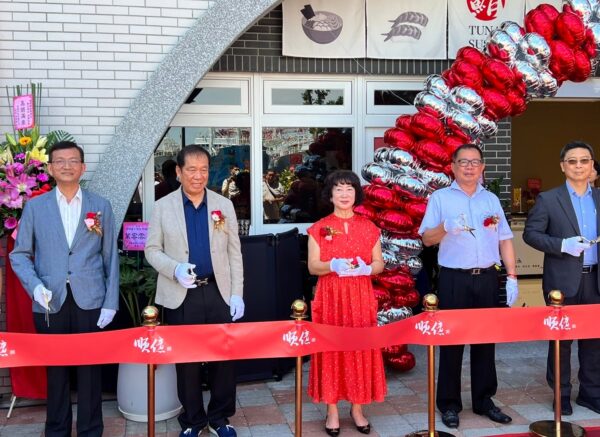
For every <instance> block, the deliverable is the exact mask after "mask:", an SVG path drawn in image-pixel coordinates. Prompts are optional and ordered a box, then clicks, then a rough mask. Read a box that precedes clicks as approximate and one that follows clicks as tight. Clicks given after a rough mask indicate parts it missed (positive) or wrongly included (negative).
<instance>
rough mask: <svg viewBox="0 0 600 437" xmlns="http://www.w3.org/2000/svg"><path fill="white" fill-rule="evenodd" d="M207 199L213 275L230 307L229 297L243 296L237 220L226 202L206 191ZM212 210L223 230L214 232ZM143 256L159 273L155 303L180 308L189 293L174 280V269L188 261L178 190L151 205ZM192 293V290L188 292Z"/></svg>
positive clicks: (181, 205)
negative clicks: (217, 212)
mask: <svg viewBox="0 0 600 437" xmlns="http://www.w3.org/2000/svg"><path fill="white" fill-rule="evenodd" d="M206 196H208V197H207V199H206V200H207V206H208V208H207V214H208V236H209V240H210V256H211V259H212V265H213V271H214V274H215V279H216V281H217V286H218V287H219V291H220V292H221V296H223V300H224V301H225V303H227V305H229V299H230V297H231V295H232V294H235V295H238V296H242V295H243V292H244V267H243V263H242V252H241V245H240V238H239V236H238V223H237V218H236V216H235V210H234V209H233V204H232V203H231V201H230V200H229V199H227V198H225V197H223V196H221V195H219V194H217V193H215V192H213V191H210V190H208V189H207V190H206ZM215 210H220V211H221V212H222V213H223V215H224V216H225V226H224V228H223V229H215V226H214V222H213V220H212V219H211V217H210V214H211V212H212V211H215ZM144 253H145V254H146V259H147V260H148V262H149V263H150V265H152V267H154V268H155V269H156V270H157V271H158V273H159V275H158V283H157V285H156V303H157V304H159V305H162V306H164V307H166V308H170V309H175V308H177V307H179V306H180V305H181V304H182V303H183V300H184V299H185V296H186V295H187V293H188V290H187V289H186V288H184V287H182V286H181V285H179V283H178V282H177V280H176V279H175V277H174V274H175V267H177V264H179V263H183V262H188V260H189V250H188V239H187V230H186V226H185V215H184V212H183V199H182V195H181V188H179V189H178V190H176V191H174V192H172V193H171V194H169V195H167V196H165V197H163V198H162V199H160V200H158V201H157V202H156V203H155V204H154V210H153V212H152V218H151V220H150V228H149V230H148V239H147V241H146V248H145V250H144ZM194 291H196V290H195V289H191V292H194Z"/></svg>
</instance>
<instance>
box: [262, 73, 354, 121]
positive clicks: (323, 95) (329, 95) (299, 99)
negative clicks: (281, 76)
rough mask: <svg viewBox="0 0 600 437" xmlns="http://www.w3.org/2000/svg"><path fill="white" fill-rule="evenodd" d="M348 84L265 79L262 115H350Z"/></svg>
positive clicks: (350, 83)
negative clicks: (263, 113)
mask: <svg viewBox="0 0 600 437" xmlns="http://www.w3.org/2000/svg"><path fill="white" fill-rule="evenodd" d="M351 90H352V82H350V81H335V82H334V81H310V80H302V81H300V80H286V81H278V80H265V82H264V99H265V100H264V112H265V113H266V114H292V113H296V114H351V113H352V110H351V108H352V105H351V104H352V98H351V94H352V92H351Z"/></svg>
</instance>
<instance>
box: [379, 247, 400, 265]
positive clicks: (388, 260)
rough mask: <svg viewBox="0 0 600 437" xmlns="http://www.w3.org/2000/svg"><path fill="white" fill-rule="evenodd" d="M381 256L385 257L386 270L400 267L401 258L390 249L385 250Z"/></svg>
mask: <svg viewBox="0 0 600 437" xmlns="http://www.w3.org/2000/svg"><path fill="white" fill-rule="evenodd" d="M381 255H382V256H383V263H384V264H385V268H386V270H395V269H397V268H398V267H400V257H398V256H397V254H396V253H395V252H394V251H393V250H390V249H389V248H386V249H383V250H382V251H381Z"/></svg>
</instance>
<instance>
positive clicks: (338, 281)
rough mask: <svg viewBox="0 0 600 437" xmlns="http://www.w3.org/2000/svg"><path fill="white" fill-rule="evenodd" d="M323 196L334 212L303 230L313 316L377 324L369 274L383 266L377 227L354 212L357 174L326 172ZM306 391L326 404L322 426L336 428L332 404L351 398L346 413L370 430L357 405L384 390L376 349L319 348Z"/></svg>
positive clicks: (337, 420)
mask: <svg viewBox="0 0 600 437" xmlns="http://www.w3.org/2000/svg"><path fill="white" fill-rule="evenodd" d="M323 196H324V198H326V200H327V201H329V202H331V203H332V204H333V208H334V210H333V214H331V215H328V216H327V217H325V218H323V219H321V220H319V221H318V222H316V223H315V224H313V225H312V226H311V227H310V228H309V229H308V235H309V238H308V269H309V271H310V273H312V274H313V275H318V276H319V280H318V282H317V291H316V293H315V298H314V300H313V302H312V320H313V322H316V323H324V324H327V325H334V326H348V327H369V326H376V325H377V302H376V300H375V296H374V294H373V288H372V285H371V277H370V275H376V274H378V273H381V272H382V271H383V257H382V255H381V243H380V242H379V229H378V228H377V227H376V226H375V225H374V224H373V223H372V222H371V221H369V220H368V219H366V218H364V217H361V216H359V215H355V214H354V211H353V207H354V206H355V205H358V204H360V202H361V201H362V198H363V193H362V189H361V186H360V180H359V179H358V176H357V175H356V174H354V173H353V172H351V171H348V170H339V171H336V172H333V173H331V174H330V175H329V176H327V179H326V180H325V187H324V188H323ZM308 394H309V395H310V396H311V397H312V398H313V400H314V401H315V402H325V403H326V404H327V419H326V422H325V431H326V432H327V434H329V435H331V436H337V435H338V434H339V433H340V417H339V412H338V407H337V403H338V401H340V400H346V401H349V402H350V403H351V409H350V416H351V417H352V420H353V421H354V424H355V426H356V429H357V430H358V431H360V432H361V433H363V434H368V433H369V432H370V431H371V427H370V425H369V422H368V421H367V419H366V418H365V416H364V415H363V411H362V405H363V404H369V403H371V402H372V401H377V402H382V401H383V399H384V397H385V394H386V385H385V373H384V369H383V360H382V357H381V351H380V350H379V349H377V350H375V349H374V350H363V351H352V352H323V353H318V354H315V355H313V356H312V358H311V363H310V373H309V385H308Z"/></svg>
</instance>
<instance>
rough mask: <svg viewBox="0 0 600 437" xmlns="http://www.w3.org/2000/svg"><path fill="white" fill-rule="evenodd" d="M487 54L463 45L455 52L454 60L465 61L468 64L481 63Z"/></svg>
mask: <svg viewBox="0 0 600 437" xmlns="http://www.w3.org/2000/svg"><path fill="white" fill-rule="evenodd" d="M486 59H487V56H486V55H485V54H484V53H482V52H480V51H479V50H478V49H476V48H474V47H469V46H465V47H463V48H461V49H460V50H459V51H458V52H456V60H461V61H467V62H468V63H469V64H473V65H481V64H483V62H484V61H485V60H486Z"/></svg>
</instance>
